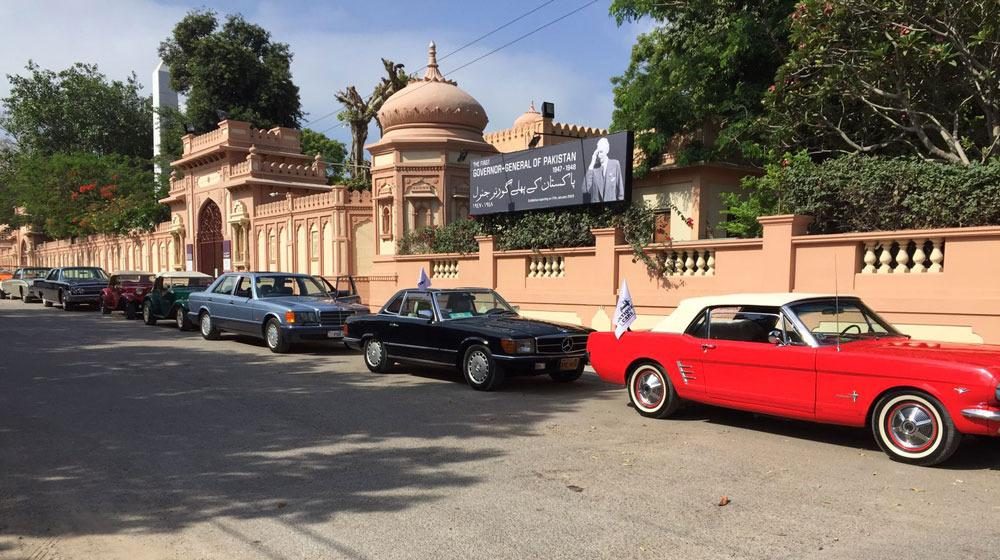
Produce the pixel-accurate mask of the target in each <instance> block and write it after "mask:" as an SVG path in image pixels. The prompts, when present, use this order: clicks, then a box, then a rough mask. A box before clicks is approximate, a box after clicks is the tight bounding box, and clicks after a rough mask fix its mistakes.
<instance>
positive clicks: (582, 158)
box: [469, 132, 632, 215]
mask: <svg viewBox="0 0 1000 560" xmlns="http://www.w3.org/2000/svg"><path fill="white" fill-rule="evenodd" d="M469 174H470V179H469V213H470V214H472V215H483V214H496V213H499V212H518V211H521V210H538V209H542V208H557V207H561V206H575V205H579V204H605V203H609V202H619V201H623V200H629V199H630V198H631V194H632V192H631V189H632V133H631V132H618V133H616V134H609V135H607V136H601V137H597V138H581V139H575V140H572V141H570V142H565V143H563V144H557V145H555V146H545V147H544V148H536V149H531V150H523V151H520V152H513V153H509V154H496V155H492V156H487V157H481V158H475V159H473V160H471V162H470V164H469Z"/></svg>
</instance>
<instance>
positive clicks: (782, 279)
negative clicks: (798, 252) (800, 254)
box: [757, 214, 813, 292]
mask: <svg viewBox="0 0 1000 560" xmlns="http://www.w3.org/2000/svg"><path fill="white" fill-rule="evenodd" d="M757 221H758V222H760V225H762V226H764V247H763V251H762V252H761V253H762V254H761V257H762V258H761V263H760V266H761V268H762V269H763V270H766V271H768V273H767V274H765V277H766V278H769V279H770V281H771V282H773V284H771V285H769V286H767V291H773V292H790V291H792V290H793V289H794V288H795V250H794V248H793V247H792V237H794V236H797V235H805V234H806V228H808V227H809V224H811V223H812V221H813V218H812V216H797V215H794V214H785V215H781V216H761V217H759V218H757Z"/></svg>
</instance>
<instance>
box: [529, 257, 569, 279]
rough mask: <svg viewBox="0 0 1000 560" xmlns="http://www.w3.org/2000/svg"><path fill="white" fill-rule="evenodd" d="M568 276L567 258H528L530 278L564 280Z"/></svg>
mask: <svg viewBox="0 0 1000 560" xmlns="http://www.w3.org/2000/svg"><path fill="white" fill-rule="evenodd" d="M564 276H566V257H564V256H562V255H532V256H531V257H529V258H528V278H562V277H564Z"/></svg>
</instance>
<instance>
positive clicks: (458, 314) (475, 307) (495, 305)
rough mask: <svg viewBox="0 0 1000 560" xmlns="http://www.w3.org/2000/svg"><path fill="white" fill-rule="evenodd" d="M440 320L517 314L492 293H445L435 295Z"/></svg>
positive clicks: (498, 295)
mask: <svg viewBox="0 0 1000 560" xmlns="http://www.w3.org/2000/svg"><path fill="white" fill-rule="evenodd" d="M434 297H435V299H436V300H437V305H438V309H439V310H440V311H441V319H442V320H448V319H467V318H469V317H477V316H480V315H493V314H499V315H503V314H512V315H516V314H517V312H516V311H514V309H513V308H512V307H511V306H510V305H508V304H507V302H506V301H504V299H503V298H502V297H500V294H498V293H496V292H494V291H492V290H491V291H478V290H477V291H471V290H470V291H447V292H438V293H437V294H435V296H434Z"/></svg>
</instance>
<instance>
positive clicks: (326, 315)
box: [319, 311, 354, 326]
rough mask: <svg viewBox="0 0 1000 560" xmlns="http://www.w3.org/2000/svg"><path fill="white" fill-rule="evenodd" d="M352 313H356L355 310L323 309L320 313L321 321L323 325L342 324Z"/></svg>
mask: <svg viewBox="0 0 1000 560" xmlns="http://www.w3.org/2000/svg"><path fill="white" fill-rule="evenodd" d="M351 315H354V312H353V311H323V312H322V313H320V314H319V322H320V324H322V325H336V326H340V325H342V324H344V321H345V320H346V319H347V318H348V317H350V316H351Z"/></svg>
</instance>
